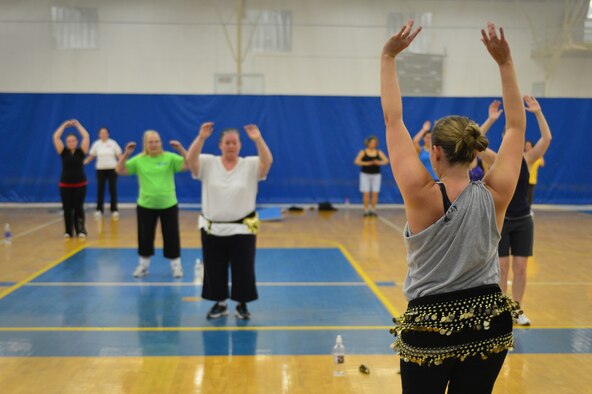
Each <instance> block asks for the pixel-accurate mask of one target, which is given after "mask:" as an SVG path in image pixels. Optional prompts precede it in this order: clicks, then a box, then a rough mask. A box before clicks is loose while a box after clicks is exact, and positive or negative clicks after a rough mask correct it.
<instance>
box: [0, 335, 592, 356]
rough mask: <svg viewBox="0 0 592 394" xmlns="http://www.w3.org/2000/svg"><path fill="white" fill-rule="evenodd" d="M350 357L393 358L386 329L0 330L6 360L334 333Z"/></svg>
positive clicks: (567, 339) (284, 342) (241, 349)
mask: <svg viewBox="0 0 592 394" xmlns="http://www.w3.org/2000/svg"><path fill="white" fill-rule="evenodd" d="M338 334H339V335H342V336H343V339H344V343H345V346H346V349H347V353H348V354H376V355H389V354H394V353H393V352H392V350H390V347H389V346H390V343H391V342H392V340H393V337H392V336H391V335H390V334H389V333H388V331H387V330H384V329H380V330H347V329H346V328H343V329H340V330H320V331H303V330H281V331H201V332H198V331H166V332H160V331H148V332H96V331H95V332H36V331H20V332H10V331H8V332H6V331H2V332H0V356H2V357H58V356H59V357H99V356H115V357H125V356H224V355H328V354H330V353H331V347H332V345H333V343H334V341H335V336H336V335H338ZM514 334H515V342H516V346H515V348H514V351H513V352H511V353H510V354H590V353H592V340H591V338H592V330H591V329H560V330H555V329H553V330H551V329H530V330H519V331H516V332H515V333H514Z"/></svg>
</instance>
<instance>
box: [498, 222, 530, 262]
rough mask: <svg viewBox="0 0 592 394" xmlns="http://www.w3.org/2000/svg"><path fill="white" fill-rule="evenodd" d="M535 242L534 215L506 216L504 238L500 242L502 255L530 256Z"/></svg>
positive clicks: (503, 228) (499, 251) (503, 230)
mask: <svg viewBox="0 0 592 394" xmlns="http://www.w3.org/2000/svg"><path fill="white" fill-rule="evenodd" d="M533 243H534V223H533V222H532V216H531V215H528V216H524V217H521V218H506V219H504V226H503V227H502V239H501V240H500V242H499V246H498V253H499V256H500V257H508V256H509V255H510V254H511V255H512V256H520V257H530V256H532V247H533Z"/></svg>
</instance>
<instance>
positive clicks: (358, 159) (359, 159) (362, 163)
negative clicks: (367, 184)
mask: <svg viewBox="0 0 592 394" xmlns="http://www.w3.org/2000/svg"><path fill="white" fill-rule="evenodd" d="M362 157H364V151H363V150H361V151H359V152H358V155H357V156H356V158H355V159H354V164H355V165H357V166H360V167H364V166H366V165H368V164H367V162H365V161H362Z"/></svg>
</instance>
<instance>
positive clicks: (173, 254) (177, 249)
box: [136, 204, 181, 259]
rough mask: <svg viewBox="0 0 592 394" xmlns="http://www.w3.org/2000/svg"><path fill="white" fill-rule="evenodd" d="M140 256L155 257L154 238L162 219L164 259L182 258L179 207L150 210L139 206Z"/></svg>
mask: <svg viewBox="0 0 592 394" xmlns="http://www.w3.org/2000/svg"><path fill="white" fill-rule="evenodd" d="M136 210H137V213H138V254H139V255H140V256H142V257H150V256H152V255H154V237H155V236H156V223H157V222H158V219H160V229H161V230H162V240H163V243H164V253H163V254H164V257H166V258H167V259H176V258H177V257H180V256H181V240H180V237H179V207H178V205H176V204H175V205H174V206H172V207H170V208H166V209H150V208H144V207H141V206H139V205H138V207H137V209H136Z"/></svg>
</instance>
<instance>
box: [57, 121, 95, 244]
mask: <svg viewBox="0 0 592 394" xmlns="http://www.w3.org/2000/svg"><path fill="white" fill-rule="evenodd" d="M68 127H74V128H76V130H78V132H79V133H80V135H81V136H82V141H81V142H80V146H78V138H77V137H76V135H75V134H73V133H72V134H68V135H67V136H66V147H64V143H63V142H62V134H63V133H64V130H66V129H67V128H68ZM89 142H90V137H89V135H88V131H86V129H85V128H84V127H83V126H82V125H81V124H80V122H79V121H77V120H76V119H72V120H67V121H65V122H64V123H62V124H61V125H60V126H59V127H58V128H57V129H56V131H55V132H54V133H53V145H54V147H55V149H56V151H57V152H58V155H60V157H61V158H62V175H61V176H60V197H61V199H62V207H63V209H64V225H65V226H66V232H65V233H64V238H65V239H69V238H71V237H73V236H74V231H76V235H77V236H78V237H79V238H80V239H84V238H86V234H87V233H86V227H85V224H84V221H85V220H84V198H85V197H86V185H87V182H86V174H85V173H84V157H85V156H86V154H87V153H88V145H89Z"/></svg>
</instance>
